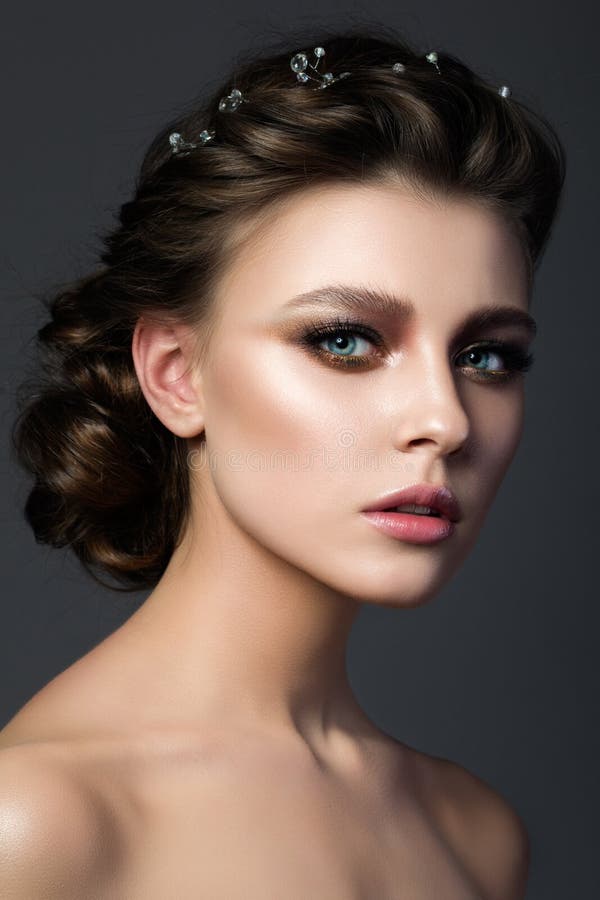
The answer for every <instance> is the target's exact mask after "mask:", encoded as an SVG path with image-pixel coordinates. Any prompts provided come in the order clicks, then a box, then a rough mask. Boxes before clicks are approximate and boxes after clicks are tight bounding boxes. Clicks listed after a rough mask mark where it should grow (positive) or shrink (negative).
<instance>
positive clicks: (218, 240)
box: [12, 27, 565, 591]
mask: <svg viewBox="0 0 600 900" xmlns="http://www.w3.org/2000/svg"><path fill="white" fill-rule="evenodd" d="M317 45H323V46H324V47H325V49H326V54H327V55H326V60H327V69H330V70H331V71H333V72H334V73H335V72H338V71H342V70H348V71H349V72H350V73H351V75H350V77H346V78H344V79H343V80H341V81H339V82H338V83H336V84H334V85H332V86H330V87H328V88H327V89H326V90H310V89H309V88H308V87H307V86H304V85H302V84H299V83H297V82H296V79H295V78H294V74H293V72H292V71H291V69H290V64H289V63H290V58H291V57H292V56H293V55H294V54H295V53H297V52H298V51H299V50H302V49H304V50H306V51H307V52H310V51H311V50H312V48H313V47H315V46H317ZM427 49H429V48H425V50H424V51H423V52H421V51H417V50H415V49H414V48H413V47H411V46H410V45H409V43H408V42H407V41H406V40H405V39H404V38H401V37H399V36H398V35H397V33H396V32H392V30H391V29H389V28H385V27H378V28H364V27H361V28H358V29H352V30H350V31H346V32H344V33H342V34H340V33H338V32H336V33H330V34H329V35H327V34H324V32H323V30H322V29H321V30H320V31H319V33H318V35H314V34H306V32H304V33H303V34H299V33H296V34H295V35H292V36H291V37H290V35H289V34H288V36H287V37H286V39H285V40H284V41H283V42H278V44H277V46H276V47H274V46H272V47H271V49H270V51H269V52H267V53H265V52H264V50H263V51H262V52H261V53H260V54H255V55H254V56H252V55H251V54H248V56H247V57H245V58H244V59H243V60H241V61H239V62H238V63H237V64H236V65H235V67H234V68H233V69H232V71H231V72H230V74H229V76H228V78H227V80H226V81H224V82H222V83H221V84H220V85H219V86H218V89H217V90H215V91H214V93H213V94H212V95H211V96H210V97H209V98H208V99H207V100H204V101H201V102H195V103H194V104H193V105H192V108H191V109H189V110H188V111H186V112H185V114H183V115H180V116H177V117H176V118H174V119H173V120H172V121H170V122H169V123H168V124H166V125H165V127H164V128H163V129H162V130H161V131H160V132H159V133H158V134H157V135H156V137H155V138H154V139H153V141H152V142H151V144H150V146H149V147H148V149H147V152H146V153H145V156H144V158H143V161H142V164H141V169H140V172H139V174H138V176H137V179H136V183H135V188H134V192H133V197H132V199H130V200H129V201H128V202H126V203H124V204H123V206H122V207H121V209H120V213H119V217H118V223H117V224H116V225H115V226H114V227H113V228H111V229H110V231H109V232H108V233H106V234H105V235H104V236H103V238H102V240H103V250H102V252H101V254H100V264H99V265H98V268H97V271H95V272H93V273H91V274H89V275H88V276H86V277H84V278H82V279H80V280H78V281H76V282H74V283H72V284H70V285H68V287H66V289H63V290H61V291H59V292H58V293H57V294H55V295H53V296H52V297H51V298H50V299H47V300H45V301H44V302H45V305H46V308H47V312H48V313H49V316H50V320H49V321H47V322H46V324H44V325H43V326H42V327H41V328H40V329H39V331H38V332H37V347H38V350H39V356H40V361H39V365H38V366H37V368H36V370H35V373H34V377H33V378H31V379H28V380H27V381H25V382H24V383H23V384H22V385H21V388H20V391H19V393H18V397H17V399H18V416H17V419H16V421H15V423H14V428H13V434H12V439H13V446H14V450H15V452H16V456H17V460H18V462H19V463H20V464H21V465H22V466H23V467H24V468H25V469H26V470H27V471H28V472H29V473H31V474H32V475H33V476H34V479H35V480H34V483H33V485H32V487H31V490H30V492H29V495H28V498H27V501H26V504H25V509H24V513H25V517H26V520H27V522H28V523H29V525H30V526H31V528H32V529H33V532H34V534H35V538H36V540H37V541H38V542H43V543H46V544H50V545H52V546H55V547H61V546H65V545H69V546H70V547H72V549H73V550H74V552H75V554H76V555H77V556H78V558H79V559H80V560H81V562H82V563H83V565H84V566H85V567H86V569H87V570H88V571H89V572H90V574H91V575H92V577H94V578H95V579H96V580H97V581H99V582H100V583H101V584H103V585H105V586H107V587H109V588H111V589H113V590H125V591H131V590H138V589H141V588H147V587H153V586H155V585H156V583H157V582H158V580H159V579H160V578H161V575H162V574H163V572H164V570H165V568H166V566H167V564H168V562H169V559H170V557H171V555H172V553H173V551H174V549H175V547H176V546H177V544H178V542H179V541H180V540H181V537H182V535H183V532H184V529H185V526H186V523H187V521H188V515H189V512H190V508H191V504H190V471H189V469H190V467H189V465H188V444H187V440H186V439H184V438H181V437H178V436H176V435H174V434H173V433H172V432H171V431H169V430H168V429H167V428H166V427H165V426H164V425H163V424H162V423H161V421H160V420H159V419H158V418H157V417H156V416H155V415H154V413H153V412H152V410H151V409H150V407H149V405H148V403H147V402H146V400H145V397H144V395H143V393H142V391H141V389H140V385H139V382H138V379H137V376H136V372H135V367H134V364H133V358H132V353H131V341H132V335H133V330H134V328H135V325H136V322H137V320H138V318H139V317H141V316H143V317H144V318H146V319H149V320H155V321H159V322H161V323H165V322H166V323H169V322H175V321H177V322H184V323H187V324H190V325H193V326H197V327H198V333H200V331H201V329H202V328H203V327H204V326H206V325H208V324H209V323H210V317H211V314H212V313H213V312H214V299H213V298H214V297H215V296H216V290H217V287H218V284H219V281H220V279H221V277H222V275H223V274H224V273H225V271H226V269H227V267H228V266H229V265H230V264H231V261H232V259H233V258H234V257H235V253H236V252H237V250H238V249H239V248H240V247H241V246H242V244H243V243H244V241H245V240H246V239H248V238H249V237H252V236H253V235H255V234H256V227H257V226H258V223H259V222H260V221H261V217H262V216H263V215H264V214H265V213H267V212H269V211H272V210H273V209H275V208H276V206H277V203H278V202H279V201H283V200H285V199H288V198H289V197H290V195H291V194H292V193H294V192H298V191H302V190H303V189H304V188H306V187H307V186H308V185H311V186H314V185H315V184H325V183H327V182H346V183H357V184H359V183H360V184H365V183H380V184H381V183H394V182H396V183H398V184H405V185H407V186H409V187H411V188H412V189H413V190H415V191H418V192H420V193H424V194H425V195H432V196H436V195H440V194H442V195H447V196H448V195H456V196H462V197H469V198H473V199H475V200H477V202H479V203H481V204H484V205H486V206H488V207H489V208H492V209H494V210H495V211H496V212H497V213H498V214H500V215H501V216H503V217H504V218H505V220H506V221H507V222H508V223H509V225H510V226H511V228H514V229H515V231H516V233H517V234H518V236H519V239H520V241H521V245H522V247H523V252H524V254H525V257H526V259H527V262H528V266H529V271H530V278H531V279H532V278H533V272H534V270H535V267H536V265H537V264H538V263H539V261H540V259H541V257H542V253H543V251H544V249H545V246H546V243H547V240H548V238H549V235H550V232H551V228H552V226H553V223H554V221H555V217H556V214H557V209H558V205H559V200H560V197H561V192H562V187H563V182H564V178H565V155H564V150H563V147H562V145H561V143H560V141H559V138H558V137H557V135H556V133H555V132H554V130H553V128H552V126H551V125H550V124H549V123H548V122H547V121H546V120H545V119H543V118H542V117H541V116H539V115H538V114H536V113H534V112H532V111H531V110H529V109H528V107H527V106H525V105H524V104H523V103H521V102H519V101H518V100H516V99H515V97H514V92H513V96H512V97H511V98H510V99H506V97H503V96H501V95H499V93H498V86H497V85H492V84H489V83H487V82H486V81H485V80H483V78H480V77H479V76H478V75H476V74H475V73H474V72H473V71H472V70H471V69H469V68H468V67H467V66H466V65H465V64H463V63H462V62H460V61H459V60H458V59H457V58H456V57H454V56H452V55H450V54H446V53H443V52H441V51H439V50H438V65H439V68H440V71H441V76H440V75H439V74H438V73H437V71H436V69H435V68H434V67H433V66H432V65H431V64H430V63H429V62H427V60H426V59H425V52H426V50H427ZM396 62H401V63H403V64H404V66H405V69H404V71H402V72H401V73H400V74H398V73H396V72H394V71H393V70H392V65H393V64H394V63H396ZM503 75H506V73H503ZM509 80H510V79H509ZM232 85H234V86H235V87H237V88H238V89H240V90H241V91H242V92H243V95H244V97H245V98H246V99H247V100H248V101H249V102H247V103H243V104H242V106H241V107H240V108H239V110H238V111H236V112H235V113H233V114H229V113H223V112H219V109H218V105H219V100H220V98H221V97H222V96H224V95H225V94H227V93H228V91H229V90H230V88H231V86H232ZM204 129H214V131H215V138H214V140H213V141H210V142H209V143H207V144H206V145H204V146H199V147H198V148H197V149H195V150H193V151H192V152H190V153H188V154H187V155H186V154H179V155H177V154H173V153H172V150H171V146H170V143H169V135H170V134H171V133H172V132H174V131H175V132H178V133H180V134H182V135H183V136H184V138H186V139H187V140H194V139H195V138H196V136H197V135H198V134H199V133H200V132H201V131H202V130H204ZM101 573H107V574H109V575H110V576H111V577H112V578H113V579H114V580H115V581H116V582H117V585H115V584H113V583H107V582H105V581H104V580H103V579H102V578H100V577H99V574H101Z"/></svg>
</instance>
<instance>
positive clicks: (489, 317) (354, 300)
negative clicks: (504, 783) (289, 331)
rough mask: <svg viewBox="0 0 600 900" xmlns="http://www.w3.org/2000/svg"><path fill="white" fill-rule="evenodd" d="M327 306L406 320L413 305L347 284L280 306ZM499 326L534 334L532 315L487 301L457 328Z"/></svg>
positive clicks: (467, 330)
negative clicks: (521, 329) (510, 326)
mask: <svg viewBox="0 0 600 900" xmlns="http://www.w3.org/2000/svg"><path fill="white" fill-rule="evenodd" d="M321 305H327V306H331V307H335V308H337V309H340V310H344V311H347V312H353V311H356V310H362V311H363V312H368V313H372V314H376V313H384V314H385V315H389V316H396V317H399V318H400V319H401V320H405V321H409V320H410V319H411V318H414V316H415V313H416V308H415V305H414V303H413V302H412V301H411V300H410V299H409V298H408V297H407V296H398V295H395V294H392V293H390V292H389V291H387V290H385V289H382V288H372V287H360V286H354V285H348V284H326V285H323V286H322V287H318V288H314V289H312V290H310V291H305V292H304V293H302V294H297V295H296V296H295V297H292V299H291V300H289V301H288V302H287V303H286V304H284V309H304V308H306V307H310V306H321ZM501 325H517V326H520V327H521V328H524V329H525V330H526V331H527V333H528V335H529V336H530V337H534V336H535V334H536V333H537V324H536V321H535V319H534V318H533V316H531V315H530V314H529V313H527V312H525V310H523V309H519V308H518V307H516V306H501V305H499V304H490V305H488V306H485V307H482V308H481V309H476V310H473V312H471V313H469V315H468V316H467V317H466V318H465V320H464V321H463V323H462V325H461V327H460V333H461V334H462V335H464V334H468V333H471V332H476V331H481V330H483V329H485V328H492V327H494V326H496V327H498V326H501Z"/></svg>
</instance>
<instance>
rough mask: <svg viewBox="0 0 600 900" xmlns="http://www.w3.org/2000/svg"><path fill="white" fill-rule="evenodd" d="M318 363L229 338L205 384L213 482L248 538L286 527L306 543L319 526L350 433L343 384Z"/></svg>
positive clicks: (328, 515) (329, 513)
mask: <svg viewBox="0 0 600 900" xmlns="http://www.w3.org/2000/svg"><path fill="white" fill-rule="evenodd" d="M332 374H334V373H329V372H327V371H326V370H325V369H324V367H323V366H320V365H319V363H318V362H317V361H313V360H311V359H310V358H309V357H308V356H307V355H306V354H304V353H302V352H300V351H298V350H292V349H290V348H289V347H285V346H281V345H277V344H273V345H267V344H266V342H265V341H264V339H263V340H262V341H257V342H256V343H255V344H254V345H253V342H252V341H251V340H246V341H241V340H240V341H236V343H235V345H234V344H233V343H232V342H230V343H229V344H228V345H227V347H225V346H223V348H221V349H220V350H219V352H217V353H216V354H215V360H214V362H213V363H212V365H211V367H210V370H209V371H208V372H207V377H206V380H205V410H206V413H205V431H206V448H207V451H208V453H209V459H210V466H211V470H212V478H213V482H214V484H215V486H216V488H217V491H218V493H219V495H220V498H221V500H222V502H223V503H224V504H225V506H227V507H228V509H229V511H230V512H231V513H232V514H233V515H234V517H235V519H236V520H237V521H238V522H240V524H242V525H244V526H245V527H247V528H248V530H251V531H252V532H253V533H255V534H257V535H259V534H262V535H263V536H269V538H270V539H271V542H272V539H273V538H274V536H275V532H277V531H280V530H281V529H282V528H284V529H285V538H283V539H285V540H286V542H288V541H289V539H290V537H291V536H293V535H294V534H295V533H296V532H297V534H298V540H299V541H301V542H302V543H303V544H304V545H306V543H307V526H308V527H310V528H311V529H312V528H313V527H316V528H319V529H321V530H323V531H326V530H327V527H328V526H331V524H332V522H333V516H334V514H335V508H336V506H337V504H336V503H335V502H334V500H335V497H336V496H337V495H338V492H339V489H340V486H341V480H342V479H343V478H344V475H345V476H346V479H347V478H348V477H349V473H348V472H344V471H343V470H342V469H341V467H340V466H339V465H338V464H337V462H338V460H339V455H340V451H343V449H344V448H343V442H344V439H345V435H347V434H348V433H356V429H357V428H358V422H354V418H353V415H352V407H351V403H350V402H349V399H346V400H345V399H344V398H345V397H346V395H347V396H348V398H349V397H350V394H349V391H348V386H347V385H346V387H345V388H344V386H343V382H344V379H343V378H340V376H339V375H338V376H337V381H336V379H335V378H334V377H332Z"/></svg>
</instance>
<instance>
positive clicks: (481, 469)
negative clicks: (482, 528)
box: [471, 382, 525, 523]
mask: <svg viewBox="0 0 600 900" xmlns="http://www.w3.org/2000/svg"><path fill="white" fill-rule="evenodd" d="M524 410H525V394H524V384H523V382H521V383H517V384H515V385H514V386H511V387H510V388H509V389H508V390H506V391H504V392H502V391H498V392H497V394H496V396H495V397H494V402H493V403H489V402H487V400H486V402H485V403H482V405H481V408H480V409H479V410H477V411H476V412H474V418H473V421H476V422H477V430H476V434H475V465H474V471H475V472H476V473H477V477H476V484H475V485H474V486H473V487H474V492H473V496H472V498H471V499H472V503H473V509H477V508H479V511H480V514H481V516H480V522H479V523H481V520H482V518H483V516H484V515H485V514H486V513H487V511H488V509H489V507H490V505H491V503H492V501H493V499H494V497H495V495H496V492H497V490H498V488H499V486H500V484H501V482H502V480H503V478H504V476H505V474H506V471H507V469H508V468H509V466H510V464H511V462H512V460H513V458H514V455H515V453H516V450H517V448H518V446H519V443H520V440H521V436H522V433H523V423H524Z"/></svg>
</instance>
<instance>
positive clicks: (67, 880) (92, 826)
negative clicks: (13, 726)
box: [0, 745, 110, 900]
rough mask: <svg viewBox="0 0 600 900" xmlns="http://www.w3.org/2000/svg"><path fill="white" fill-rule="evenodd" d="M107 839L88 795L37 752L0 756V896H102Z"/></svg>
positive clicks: (30, 899) (33, 899)
mask: <svg viewBox="0 0 600 900" xmlns="http://www.w3.org/2000/svg"><path fill="white" fill-rule="evenodd" d="M106 838H107V832H106V831H105V829H103V827H102V817H101V814H100V807H99V805H98V804H97V803H96V800H95V798H94V795H93V793H92V792H91V791H88V790H86V789H85V787H84V786H83V785H81V784H80V783H78V781H77V780H76V779H75V778H74V777H71V776H70V775H69V773H68V772H67V771H65V768H64V767H63V766H61V765H60V764H58V763H57V762H56V761H55V760H53V759H52V758H51V756H50V755H48V754H45V753H44V748H43V746H35V745H20V746H19V745H17V746H14V747H8V748H7V747H5V748H4V749H2V750H0V897H2V900H38V898H39V900H59V898H60V900H76V898H77V900H81V898H82V897H86V898H89V900H92V898H95V897H100V896H101V894H100V887H101V884H102V881H103V878H104V874H105V872H106V865H105V860H106V856H107V848H108V846H109V845H110V842H109V841H108V842H107V839H106Z"/></svg>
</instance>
